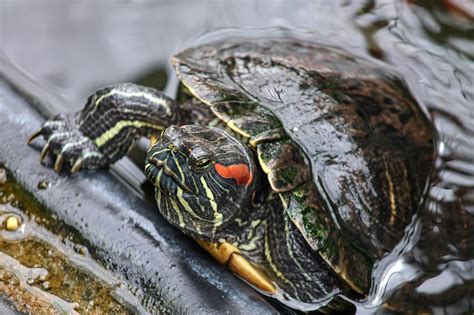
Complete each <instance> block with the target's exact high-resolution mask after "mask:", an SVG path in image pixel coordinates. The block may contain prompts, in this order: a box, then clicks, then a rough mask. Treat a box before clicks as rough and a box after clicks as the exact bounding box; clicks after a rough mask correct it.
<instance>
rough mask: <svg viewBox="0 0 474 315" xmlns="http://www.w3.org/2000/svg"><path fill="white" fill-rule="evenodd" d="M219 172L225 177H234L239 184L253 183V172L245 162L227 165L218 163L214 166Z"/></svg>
mask: <svg viewBox="0 0 474 315" xmlns="http://www.w3.org/2000/svg"><path fill="white" fill-rule="evenodd" d="M214 167H215V169H216V171H217V173H218V174H219V175H220V176H221V177H223V178H233V179H235V181H236V182H237V185H246V186H248V185H250V184H251V183H252V179H253V178H252V173H251V172H250V169H249V167H248V166H247V165H245V164H233V165H229V166H225V165H222V164H217V163H216V165H215V166H214Z"/></svg>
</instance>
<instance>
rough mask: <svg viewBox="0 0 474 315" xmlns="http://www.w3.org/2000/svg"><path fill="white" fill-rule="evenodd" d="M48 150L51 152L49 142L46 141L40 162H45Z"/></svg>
mask: <svg viewBox="0 0 474 315" xmlns="http://www.w3.org/2000/svg"><path fill="white" fill-rule="evenodd" d="M48 152H49V143H46V144H45V146H44V147H43V150H41V154H40V162H41V163H43V161H44V158H45V157H46V155H47V154H48Z"/></svg>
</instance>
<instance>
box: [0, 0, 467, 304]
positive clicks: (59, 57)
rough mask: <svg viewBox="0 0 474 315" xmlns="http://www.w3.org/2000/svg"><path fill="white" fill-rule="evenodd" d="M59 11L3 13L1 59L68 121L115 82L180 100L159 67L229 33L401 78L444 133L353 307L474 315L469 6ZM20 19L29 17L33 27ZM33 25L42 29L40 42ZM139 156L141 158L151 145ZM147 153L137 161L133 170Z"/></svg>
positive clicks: (281, 4)
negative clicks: (300, 40)
mask: <svg viewBox="0 0 474 315" xmlns="http://www.w3.org/2000/svg"><path fill="white" fill-rule="evenodd" d="M52 3H53V4H54V5H51V6H50V5H48V6H47V7H48V8H46V6H45V5H38V4H35V3H34V2H29V1H22V2H13V1H11V2H5V3H3V4H2V5H3V13H2V16H1V19H2V20H3V22H2V23H3V26H4V28H5V29H7V28H11V29H15V30H16V32H10V33H6V32H5V31H4V32H3V40H2V46H1V47H0V48H1V49H2V53H3V55H4V56H6V57H7V58H8V59H10V60H12V62H14V63H15V64H16V65H18V67H20V68H22V69H24V71H25V72H27V73H28V74H29V75H31V77H33V78H34V79H35V80H36V81H38V82H40V84H41V85H42V86H43V87H45V89H46V90H47V91H48V92H47V93H50V94H56V95H59V96H60V98H61V99H62V101H63V104H62V105H63V106H64V104H71V105H70V111H76V110H78V109H79V108H81V107H82V102H83V100H84V99H85V98H86V96H87V94H88V93H89V92H90V91H92V90H95V89H96V88H98V87H100V86H103V85H106V84H111V83H115V82H122V81H138V82H140V83H142V84H145V85H151V86H154V87H158V88H165V86H164V82H166V78H168V80H169V83H168V85H167V86H166V88H165V91H167V92H168V93H169V94H173V89H174V88H175V85H176V84H175V83H176V78H175V77H174V74H172V72H171V71H170V70H169V68H166V69H164V68H163V66H162V65H167V66H166V67H169V66H168V59H169V56H170V55H171V54H172V53H173V52H175V51H176V50H178V49H179V48H183V47H187V46H189V45H192V44H193V43H195V41H196V38H197V37H198V36H200V35H202V34H204V33H207V32H209V31H213V30H218V29H222V28H229V27H233V28H235V27H237V28H243V27H269V26H275V25H276V26H284V27H288V28H289V29H300V28H301V29H308V30H309V32H306V31H304V33H305V36H311V38H313V39H314V40H317V41H323V42H328V43H330V44H331V45H335V46H339V47H342V48H344V49H345V50H347V51H349V52H352V53H354V54H356V55H362V56H366V57H368V58H370V57H373V58H376V59H379V60H380V61H382V62H384V63H386V64H388V65H390V66H392V67H393V68H395V69H396V70H397V71H398V72H399V73H401V75H402V76H403V78H404V79H405V81H406V82H407V85H408V86H409V88H410V90H411V92H412V93H413V94H414V96H415V98H416V99H417V100H418V102H419V103H420V105H421V106H422V109H423V110H424V111H425V113H426V114H427V116H428V117H429V118H430V120H431V121H432V123H433V125H434V126H435V129H436V136H437V139H436V158H435V163H434V167H433V170H432V175H431V180H430V183H429V186H428V187H427V192H426V197H425V199H424V200H423V201H422V203H421V206H420V209H419V211H418V213H417V215H416V216H415V217H414V218H413V221H412V222H411V224H410V225H409V226H408V227H407V228H406V233H405V238H404V239H403V240H402V241H401V242H400V243H399V244H398V245H397V247H396V248H395V249H394V250H393V251H392V252H391V253H390V254H389V255H387V256H386V257H384V258H383V259H382V260H381V261H379V262H378V264H377V266H376V268H375V270H374V273H373V277H374V279H373V287H372V290H371V293H370V295H369V297H368V299H367V300H366V301H364V302H356V303H355V304H356V306H357V310H358V312H360V313H373V312H377V311H380V310H382V309H384V310H386V311H390V310H391V309H394V310H397V309H403V310H406V311H410V312H414V313H416V312H433V313H443V312H446V313H459V312H469V311H471V312H472V311H473V309H474V233H473V232H472V230H473V227H474V149H473V148H474V105H473V104H474V83H473V82H474V76H473V73H474V63H473V62H472V61H473V59H474V55H473V52H474V40H473V38H474V17H473V15H474V14H473V7H472V5H470V4H469V3H467V4H466V3H465V2H463V1H461V0H458V1H439V2H434V1H415V0H412V1H393V2H390V1H364V2H363V1H352V2H351V1H331V2H330V1H319V2H314V1H296V3H294V2H291V3H290V2H285V1H275V2H272V3H270V2H269V1H258V2H249V1H244V2H243V3H240V4H237V3H234V2H226V3H222V2H220V1H208V2H206V3H205V4H197V3H188V4H185V3H184V2H178V3H177V4H174V5H159V4H152V3H146V4H145V3H142V4H138V3H130V4H127V5H125V4H116V5H112V4H110V3H108V2H102V3H99V4H98V5H97V7H95V8H94V11H93V12H91V11H90V6H87V5H82V6H81V5H79V4H77V3H73V4H67V5H66V4H61V5H60V4H59V2H52ZM33 7H34V9H35V10H36V11H35V14H34V15H32V13H29V12H30V11H33V10H31V9H32V8H33ZM18 16H24V17H28V19H24V20H25V21H28V23H29V24H28V25H27V24H24V22H22V21H18ZM32 24H36V25H38V26H39V27H38V28H37V29H35V30H32V29H31V26H29V25H32ZM241 32H245V33H248V32H250V31H249V30H246V29H243V30H241ZM278 32H285V30H284V29H281V28H280V29H279V31H278ZM292 32H293V31H292ZM223 34H225V32H224V33H223ZM220 36H222V34H221V35H220ZM26 43H28V49H27V51H28V52H27V53H26V52H25V47H26ZM38 60H41V62H38ZM157 65H158V66H157ZM164 73H166V74H167V76H165V75H164ZM58 111H60V109H59V108H58ZM139 147H141V148H142V151H143V149H144V147H146V144H142V145H141V146H139ZM142 151H140V150H136V151H135V152H136V157H135V159H134V160H135V161H140V159H141V156H143V152H142ZM137 172H139V170H137ZM137 176H140V175H137ZM138 189H140V188H138Z"/></svg>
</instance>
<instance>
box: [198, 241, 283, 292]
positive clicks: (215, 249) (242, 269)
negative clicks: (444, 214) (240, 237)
mask: <svg viewBox="0 0 474 315" xmlns="http://www.w3.org/2000/svg"><path fill="white" fill-rule="evenodd" d="M196 242H197V243H198V244H199V245H200V246H201V247H202V248H204V249H205V250H206V251H207V252H209V254H211V256H212V257H213V258H214V259H215V260H216V261H217V262H218V263H220V264H222V265H226V266H227V268H229V269H230V270H231V271H232V272H233V273H234V274H236V275H237V276H239V277H241V278H242V279H244V280H245V281H247V282H249V283H250V284H251V285H253V286H255V287H257V288H259V289H260V290H262V291H264V292H267V293H269V294H274V293H275V292H276V288H275V286H274V285H273V283H272V282H271V280H270V279H269V278H268V277H267V276H266V275H265V274H264V273H263V272H261V271H260V270H258V269H257V268H255V267H254V266H253V265H252V263H251V262H250V261H249V260H248V259H247V258H245V257H244V256H242V255H241V254H240V251H239V249H238V248H237V247H235V246H234V245H232V244H230V243H222V244H219V243H212V242H206V241H202V240H198V239H196Z"/></svg>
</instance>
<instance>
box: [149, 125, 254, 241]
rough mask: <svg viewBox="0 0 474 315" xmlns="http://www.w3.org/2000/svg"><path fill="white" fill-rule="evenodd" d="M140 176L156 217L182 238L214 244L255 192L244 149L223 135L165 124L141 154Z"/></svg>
mask: <svg viewBox="0 0 474 315" xmlns="http://www.w3.org/2000/svg"><path fill="white" fill-rule="evenodd" d="M145 173H146V175H147V177H148V180H149V181H150V182H151V183H152V184H153V185H154V186H155V198H156V201H157V203H158V208H159V211H160V212H161V214H162V215H163V216H164V217H165V218H166V219H167V220H168V221H169V222H170V223H171V224H173V225H175V226H176V227H178V228H179V229H181V230H182V231H183V232H185V233H186V234H188V235H191V236H193V237H196V238H199V239H205V240H211V241H216V239H215V235H216V232H217V231H219V230H221V229H223V228H224V227H225V226H226V225H228V224H229V223H230V222H232V221H233V219H234V218H235V217H236V216H237V215H238V214H239V212H240V209H241V207H243V206H245V205H246V204H247V203H248V202H249V201H250V199H251V196H252V192H253V190H254V189H255V174H256V165H255V162H254V156H253V153H252V151H251V150H250V148H248V147H247V145H246V144H244V143H243V142H241V141H240V140H238V139H236V138H234V137H232V136H231V135H229V134H227V133H226V132H225V131H223V130H221V129H218V128H212V127H203V126H196V125H186V126H181V127H177V126H171V127H168V128H167V129H166V130H165V131H164V132H163V133H162V135H161V138H160V140H159V141H158V142H157V143H156V144H155V145H153V146H152V147H151V148H150V149H149V151H148V153H147V163H146V166H145Z"/></svg>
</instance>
